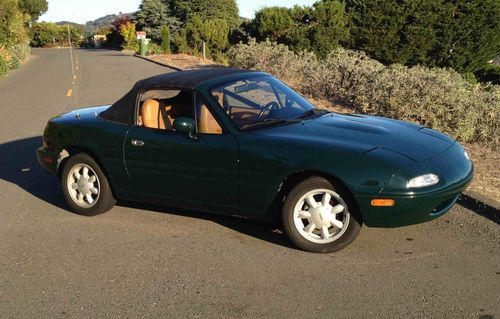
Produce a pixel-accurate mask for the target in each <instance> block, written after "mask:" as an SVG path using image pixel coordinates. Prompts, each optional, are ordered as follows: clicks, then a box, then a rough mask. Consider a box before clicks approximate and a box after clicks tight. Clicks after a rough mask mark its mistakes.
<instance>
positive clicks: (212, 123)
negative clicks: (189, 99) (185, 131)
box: [196, 95, 222, 135]
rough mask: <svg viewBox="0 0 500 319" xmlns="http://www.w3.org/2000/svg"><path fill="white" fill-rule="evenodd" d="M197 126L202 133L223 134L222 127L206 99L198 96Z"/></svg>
mask: <svg viewBox="0 0 500 319" xmlns="http://www.w3.org/2000/svg"><path fill="white" fill-rule="evenodd" d="M196 126H197V127H198V133H201V134H216V135H218V134H222V127H221V126H220V125H219V123H218V122H217V120H216V119H215V117H214V115H213V114H212V112H210V109H209V108H208V106H207V103H206V101H205V99H203V97H201V96H199V95H198V96H196Z"/></svg>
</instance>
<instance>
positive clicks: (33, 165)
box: [0, 136, 67, 210]
mask: <svg viewBox="0 0 500 319" xmlns="http://www.w3.org/2000/svg"><path fill="white" fill-rule="evenodd" d="M40 146H42V137H41V136H35V137H30V138H25V139H20V140H16V141H11V142H6V143H2V144H0V179H2V180H4V181H7V182H10V183H12V184H15V185H17V186H19V187H20V188H22V189H23V190H25V191H26V192H28V193H30V194H32V195H33V196H35V197H37V198H39V199H41V200H43V201H45V202H47V203H50V204H52V205H54V206H56V207H59V208H62V209H66V210H67V207H66V205H65V203H64V200H63V198H62V196H61V195H60V194H61V191H60V186H59V183H58V181H57V178H55V177H54V176H50V175H48V174H47V173H46V172H45V171H44V170H43V169H42V167H41V166H40V165H39V164H38V160H37V158H36V150H37V148H39V147H40Z"/></svg>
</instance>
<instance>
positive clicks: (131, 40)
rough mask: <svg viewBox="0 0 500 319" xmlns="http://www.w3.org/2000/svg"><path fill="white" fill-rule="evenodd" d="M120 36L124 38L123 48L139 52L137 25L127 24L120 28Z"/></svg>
mask: <svg viewBox="0 0 500 319" xmlns="http://www.w3.org/2000/svg"><path fill="white" fill-rule="evenodd" d="M120 34H121V36H122V37H123V44H122V47H123V48H124V49H126V50H133V51H137V49H138V45H139V43H138V41H137V35H136V30H135V23H132V22H127V23H125V24H122V25H121V26H120Z"/></svg>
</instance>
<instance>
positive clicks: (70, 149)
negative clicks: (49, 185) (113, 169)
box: [57, 145, 115, 195]
mask: <svg viewBox="0 0 500 319" xmlns="http://www.w3.org/2000/svg"><path fill="white" fill-rule="evenodd" d="M79 153H84V154H87V155H88V156H90V157H92V159H93V160H94V161H95V162H96V163H97V165H99V167H100V168H101V170H102V172H103V173H104V175H105V176H106V178H107V179H108V183H109V187H110V188H111V192H112V193H113V195H114V194H115V192H114V189H113V184H112V183H111V180H110V178H109V175H108V173H107V172H106V168H105V167H104V165H103V164H102V162H101V160H100V159H99V157H98V156H97V155H96V154H95V153H94V152H93V151H92V150H91V149H90V148H88V147H86V146H82V145H70V146H66V147H64V148H63V149H62V150H61V152H60V153H59V165H58V167H57V177H58V178H59V179H60V178H61V174H62V171H63V169H64V166H65V165H66V163H67V161H68V159H69V158H70V157H72V156H74V155H76V154H79Z"/></svg>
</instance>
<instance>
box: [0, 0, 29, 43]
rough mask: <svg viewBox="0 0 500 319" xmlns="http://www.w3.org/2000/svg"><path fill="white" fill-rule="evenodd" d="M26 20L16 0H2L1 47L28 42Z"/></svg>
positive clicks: (0, 5)
mask: <svg viewBox="0 0 500 319" xmlns="http://www.w3.org/2000/svg"><path fill="white" fill-rule="evenodd" d="M25 21H26V20H25V17H24V16H23V14H22V13H21V12H20V10H19V8H18V6H17V3H16V0H0V48H3V47H7V48H9V47H12V46H13V45H16V44H23V43H28V41H29V40H28V35H27V32H26V28H25Z"/></svg>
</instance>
